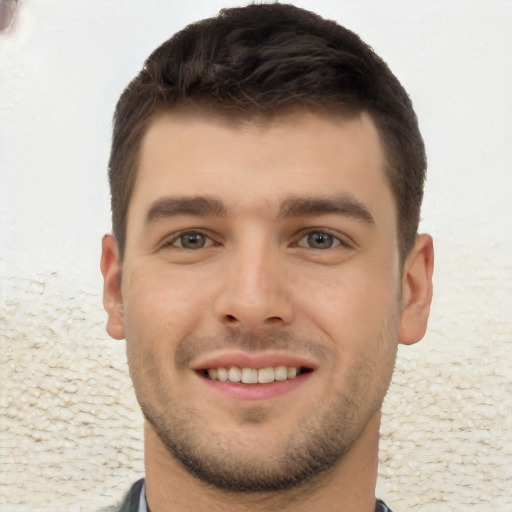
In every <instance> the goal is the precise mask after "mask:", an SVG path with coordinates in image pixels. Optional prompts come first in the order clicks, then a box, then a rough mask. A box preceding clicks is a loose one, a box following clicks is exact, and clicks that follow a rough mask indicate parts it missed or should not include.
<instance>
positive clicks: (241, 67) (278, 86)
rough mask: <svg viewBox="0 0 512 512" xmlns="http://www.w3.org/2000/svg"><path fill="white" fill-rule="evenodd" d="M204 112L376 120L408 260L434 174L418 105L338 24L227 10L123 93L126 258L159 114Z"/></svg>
mask: <svg viewBox="0 0 512 512" xmlns="http://www.w3.org/2000/svg"><path fill="white" fill-rule="evenodd" d="M186 104H204V105H207V106H208V108H213V109H215V110H216V111H217V112H219V113H221V114H222V115H226V116H229V115H237V116H240V115H243V116H252V115H269V116H272V115H276V114H279V113H280V112H282V111H283V110H284V109H287V108H290V107H295V106H298V107H303V108H306V109H308V110H319V111H321V110H328V111H332V110H333V109H335V110H339V112H341V113H343V114H345V115H347V114H348V115H352V114H357V113H360V112H363V111H366V112H368V113H369V114H370V115H371V117H372V119H373V120H374V122H375V123H376V125H377V128H378V130H379V133H380V137H381V140H382V142H383V146H384V149H385V152H386V158H387V162H386V164H387V165H386V170H385V172H386V175H387V178H388V180H389V183H390V186H391V190H392V193H393V195H394V198H395V201H396V205H397V211H398V233H399V244H400V247H399V248H400V253H401V255H402V259H404V258H405V255H407V253H408V252H409V250H410V249H411V248H412V246H413V244H414V241H415V238H416V233H417V229H418V224H419V216H420V207H421V201H422V198H423V184H424V180H425V172H426V156H425V147H424V143H423V139H422V137H421V134H420V132H419V128H418V121H417V118H416V115H415V113H414V110H413V107H412V103H411V100H410V99H409V96H408V95H407V93H406V91H405V90H404V88H403V87H402V85H401V84H400V82H399V81H398V79H397V78H396V77H395V76H394V75H393V73H391V71H390V69H389V68H388V66H387V65H386V63H385V62H384V61H383V60H382V59H381V58H380V57H379V56H378V55H376V54H375V53H374V51H373V50H372V49H371V48H370V47H369V46H368V45H367V44H366V43H364V42H363V41H362V40H361V39H360V38H359V36H357V35H356V34H354V33H353V32H351V31H350V30H348V29H346V28H344V27H342V26H340V25H339V24H337V23H336V22H334V21H330V20H325V19H323V18H321V17H320V16H318V15H317V14H314V13H312V12H309V11H306V10H304V9H300V8H298V7H295V6H293V5H286V4H278V3H275V4H258V5H249V6H246V7H237V8H231V9H223V10H221V11H220V12H219V14H218V16H216V17H214V18H209V19H205V20H202V21H199V22H197V23H193V24H191V25H189V26H187V27H186V28H185V29H183V30H181V31H180V32H178V33H176V34H175V35H174V36H173V37H171V38H170V39H169V40H168V41H166V42H165V43H163V44H162V45H161V46H160V47H159V48H157V49H156V50H155V51H154V52H153V53H152V54H151V55H150V56H149V58H148V59H147V60H146V62H145V65H144V67H143V69H142V71H141V72H140V73H139V74H138V75H137V76H136V77H135V78H134V79H133V80H132V82H131V83H130V84H129V85H128V87H127V88H126V89H125V90H124V92H123V93H122V95H121V97H120V99H119V102H118V103H117V107H116V111H115V115H114V128H113V139H112V151H111V155H110V163H109V181H110V190H111V201H112V203H111V206H112V224H113V231H114V235H115V238H116V240H117V242H118V245H119V249H120V254H121V258H122V256H123V253H124V247H125V240H126V217H127V212H128V205H129V201H130V197H131V194H132V190H133V186H134V182H135V177H136V173H137V164H138V155H139V149H140V145H141V141H142V138H143V136H144V134H145V131H146V129H147V127H148V125H149V123H150V121H151V120H152V118H153V116H154V115H155V113H156V112H157V111H161V110H163V109H172V107H174V106H176V105H186Z"/></svg>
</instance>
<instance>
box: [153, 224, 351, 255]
mask: <svg viewBox="0 0 512 512" xmlns="http://www.w3.org/2000/svg"><path fill="white" fill-rule="evenodd" d="M187 235H188V236H198V237H203V238H204V244H203V245H202V246H200V247H197V248H191V247H183V237H185V236H187ZM314 235H320V236H323V237H326V238H328V239H330V240H332V245H330V246H328V247H310V246H306V245H301V244H300V242H301V241H302V240H304V239H306V240H307V239H308V238H309V237H312V236H314ZM180 240H181V244H180V245H178V246H177V245H175V244H176V242H178V241H180ZM309 241H311V240H309ZM215 245H218V243H217V242H215V240H214V239H213V238H212V237H211V236H209V235H208V234H206V233H204V232H202V231H200V230H197V231H196V230H189V231H182V232H181V233H178V234H177V235H175V236H174V237H173V238H171V239H168V240H166V241H164V243H163V244H162V248H167V247H175V248H177V249H183V250H190V251H193V250H199V249H205V248H208V247H212V246H215ZM291 247H302V248H304V249H317V250H328V249H336V248H339V247H341V248H351V247H352V246H351V245H350V244H349V243H347V242H346V241H345V240H344V239H343V238H341V237H338V236H336V235H333V234H332V233H330V232H329V231H327V230H323V229H309V230H308V231H307V232H302V233H301V235H300V237H299V238H298V239H297V240H296V241H295V242H293V243H292V244H291Z"/></svg>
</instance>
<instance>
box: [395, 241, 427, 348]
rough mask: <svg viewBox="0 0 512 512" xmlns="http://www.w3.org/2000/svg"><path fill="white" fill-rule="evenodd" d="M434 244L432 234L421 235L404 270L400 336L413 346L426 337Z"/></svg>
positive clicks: (405, 342)
mask: <svg viewBox="0 0 512 512" xmlns="http://www.w3.org/2000/svg"><path fill="white" fill-rule="evenodd" d="M433 271H434V244H433V241H432V237H431V236H430V235H418V236H417V237H416V242H415V244H414V247H413V249H412V250H411V252H410V253H409V255H408V256H407V259H406V261H405V264H404V269H403V273H402V308H403V309H402V315H401V319H400V329H399V332H398V339H399V341H400V343H403V344H405V345H412V344H413V343H416V342H418V341H420V340H421V338H423V336H424V335H425V331H426V329H427V321H428V317H429V313H430V304H431V302H432V292H433V287H432V274H433Z"/></svg>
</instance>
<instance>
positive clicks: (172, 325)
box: [122, 265, 205, 358]
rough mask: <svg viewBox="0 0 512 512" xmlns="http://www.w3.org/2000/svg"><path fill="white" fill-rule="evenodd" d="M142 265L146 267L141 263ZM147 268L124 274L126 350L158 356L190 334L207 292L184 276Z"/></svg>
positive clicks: (171, 348)
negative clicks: (203, 291)
mask: <svg viewBox="0 0 512 512" xmlns="http://www.w3.org/2000/svg"><path fill="white" fill-rule="evenodd" d="M139 268H144V266H143V265H140V266H139ZM175 274H176V273H174V274H172V273H170V272H168V271H165V269H162V268H158V269H155V268H151V267H147V268H144V270H137V271H133V272H131V273H130V274H128V275H126V279H124V275H123V280H124V282H123V286H122V288H123V301H124V319H125V334H126V342H127V349H128V350H131V349H132V347H133V352H135V351H141V352H142V351H143V352H145V353H148V352H149V353H152V354H156V355H157V356H158V357H161V356H163V355H164V354H167V356H166V357H167V358H168V357H169V354H168V352H169V351H172V350H173V347H174V346H175V344H176V343H177V342H178V341H179V340H180V339H182V338H183V337H184V336H186V335H188V334H189V333H190V332H191V331H192V330H193V328H194V326H195V325H197V323H198V321H199V312H200V311H203V310H204V304H203V303H202V301H204V300H205V299H204V294H202V293H201V289H200V288H199V287H198V286H195V285H191V284H190V283H189V282H187V280H186V279H184V278H183V276H182V275H181V276H180V275H175Z"/></svg>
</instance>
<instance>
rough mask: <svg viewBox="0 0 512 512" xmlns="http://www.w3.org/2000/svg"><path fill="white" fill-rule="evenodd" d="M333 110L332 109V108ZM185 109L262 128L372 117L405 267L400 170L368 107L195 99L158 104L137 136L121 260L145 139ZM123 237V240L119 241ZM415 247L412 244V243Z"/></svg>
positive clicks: (117, 236)
mask: <svg viewBox="0 0 512 512" xmlns="http://www.w3.org/2000/svg"><path fill="white" fill-rule="evenodd" d="M331 107H332V108H331ZM180 110H185V111H189V112H197V113H198V114H207V115H209V116H211V117H212V118H216V119H217V120H219V121H222V122H227V123H228V124H231V123H235V122H248V123H260V124H261V125H265V124H268V123H270V122H272V121H273V120H275V119H278V118H283V117H286V116H287V115H293V114H296V113H299V112H304V113H306V112H309V113H313V114H318V115H324V116H327V117H338V118H340V119H347V120H350V119H356V118H358V117H361V116H362V115H363V114H364V113H366V114H368V116H369V117H370V119H371V121H372V123H373V124H374V126H375V129H376V130H377V134H378V137H379V142H380V145H381V148H382V154H383V165H382V172H383V174H384V178H385V180H386V184H387V186H388V187H389V190H390V192H391V195H392V197H393V203H394V207H395V213H396V229H397V239H398V250H399V255H400V268H402V267H403V263H404V262H405V259H406V257H407V255H408V254H409V252H410V250H411V248H412V247H410V246H409V247H408V246H406V245H405V244H404V243H403V240H402V238H403V233H402V229H401V225H400V208H399V203H398V197H397V196H396V187H395V186H394V185H393V182H392V180H393V177H394V176H395V177H396V174H398V170H397V169H396V162H394V161H393V160H394V158H393V157H392V155H391V154H390V153H391V152H392V151H391V148H390V147H389V146H390V143H389V141H386V137H385V136H384V135H383V132H384V127H382V126H381V123H379V116H378V115H376V114H374V113H372V112H371V110H370V109H367V108H355V107H354V106H352V105H350V104H349V105H344V104H342V103H339V104H337V103H334V102H333V103H332V104H331V105H329V104H325V105H317V104H313V103H311V104H307V105H306V104H305V103H303V102H301V103H296V104H288V105H285V106H284V107H280V108H276V109H272V110H270V109H268V110H263V109H260V108H254V109H230V108H229V105H223V104H213V103H212V102H209V101H201V100H191V99H186V100H184V101H178V102H175V103H174V104H172V105H169V104H166V103H165V102H160V103H156V104H155V106H154V109H153V112H152V113H151V114H150V115H149V116H148V117H147V119H146V120H145V122H144V123H143V125H142V127H141V130H140V133H139V135H138V137H137V144H136V145H135V147H134V149H133V153H132V158H131V159H130V162H129V163H128V167H129V172H128V173H127V175H128V176H129V179H130V186H129V188H128V192H129V193H128V194H127V196H126V201H125V204H124V212H123V217H122V218H123V224H122V226H121V229H122V231H123V232H122V233H115V232H114V237H115V239H116V242H117V244H118V247H119V257H120V261H121V262H122V261H123V259H124V254H125V249H126V237H127V229H128V211H129V208H130V204H131V200H132V196H133V191H134V188H135V184H136V181H137V177H138V172H139V166H140V154H141V148H142V144H143V141H144V138H145V137H146V135H147V132H148V130H149V129H150V128H151V126H152V125H153V124H154V123H155V122H156V121H157V120H158V119H159V118H161V117H163V116H165V115H169V114H171V115H172V113H173V112H177V111H180ZM119 235H120V238H121V239H119ZM410 245H412V244H410Z"/></svg>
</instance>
